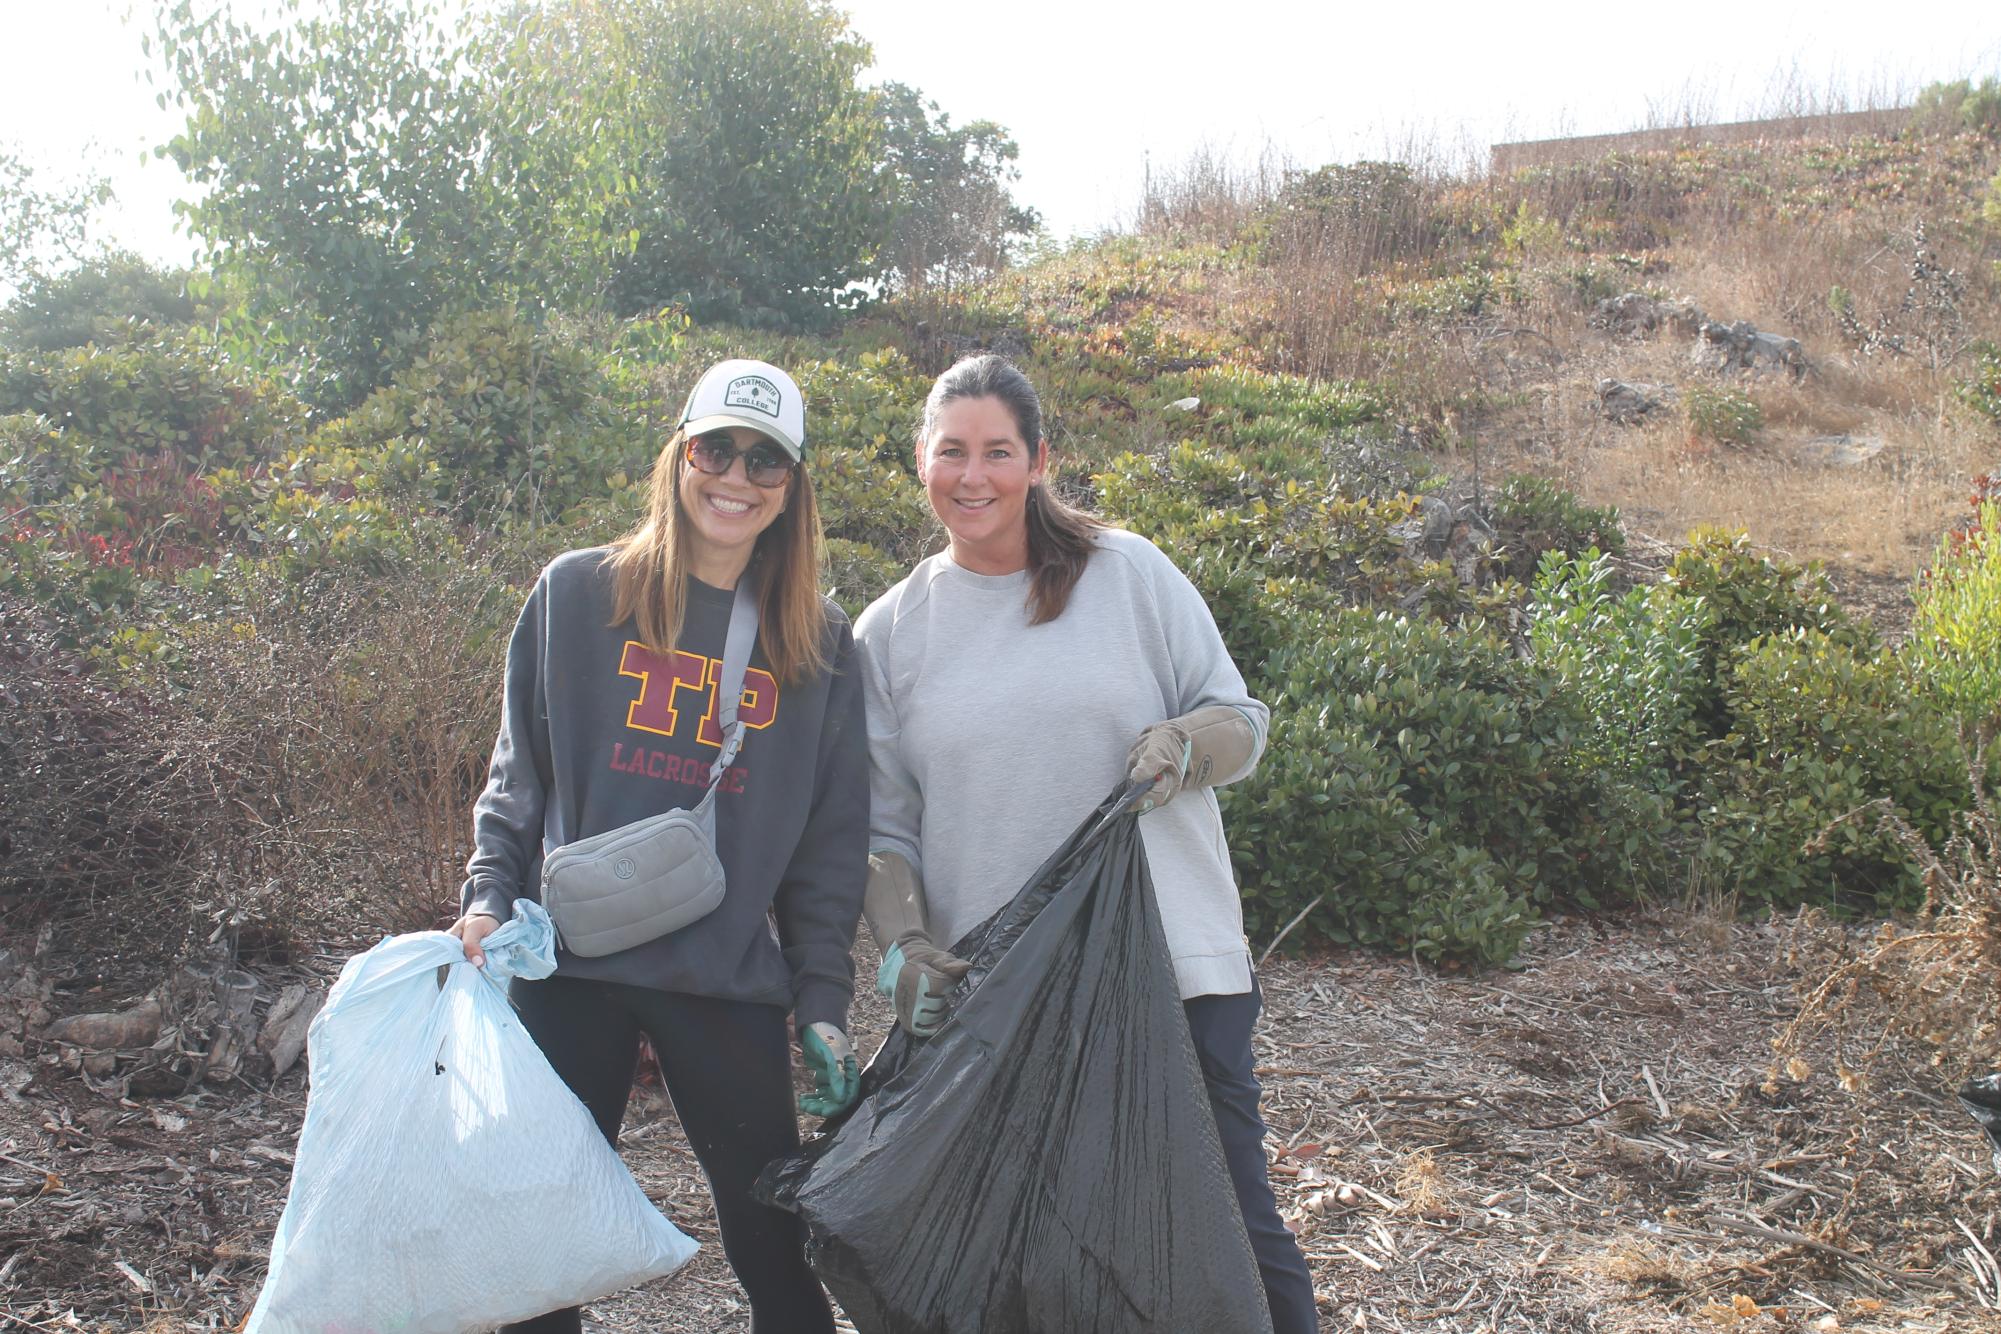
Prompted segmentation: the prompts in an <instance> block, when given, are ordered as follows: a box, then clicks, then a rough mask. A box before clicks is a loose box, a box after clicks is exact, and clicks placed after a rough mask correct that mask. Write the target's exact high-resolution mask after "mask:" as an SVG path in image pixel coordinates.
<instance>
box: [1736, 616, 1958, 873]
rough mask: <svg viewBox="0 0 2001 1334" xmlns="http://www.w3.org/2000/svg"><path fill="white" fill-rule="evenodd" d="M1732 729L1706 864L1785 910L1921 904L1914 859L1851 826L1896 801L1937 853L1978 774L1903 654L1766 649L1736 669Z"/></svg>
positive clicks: (1821, 638) (1815, 642)
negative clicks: (1855, 816)
mask: <svg viewBox="0 0 2001 1334" xmlns="http://www.w3.org/2000/svg"><path fill="white" fill-rule="evenodd" d="M1723 696H1724V700H1725V704H1726V706H1727V708H1728V710H1729V714H1730V718H1731V723H1732V726H1731V730H1730V732H1729V734H1728V735H1726V736H1724V737H1723V738H1721V739H1720V741H1719V742H1718V743H1717V746H1716V747H1715V753H1714V754H1713V756H1712V757H1711V761H1710V766H1709V770H1708V775H1707V777H1708V784H1707V790H1706V792H1705V794H1704V797H1703V806H1702V811H1701V821H1702V827H1703V834H1704V837H1705V840H1706V846H1705V848H1704V856H1705V859H1706V860H1707V861H1709V862H1710V863H1711V864H1713V865H1717V866H1719V867H1720V868H1722V869H1723V870H1725V871H1726V872H1727V874H1728V875H1729V877H1730V879H1731V880H1732V881H1733V882H1734V883H1735V885H1736V886H1737V889H1738V892H1739V893H1740V894H1742V895H1743V896H1744V897H1745V898H1746V899H1748V900H1750V901H1753V902H1763V903H1769V904H1772V905H1774V906H1780V907H1785V906H1791V905H1794V904H1798V903H1806V902H1819V903H1826V904H1833V905H1837V906H1860V905H1867V906H1869V907H1872V908H1875V909H1879V910H1880V909H1889V908H1908V907H1914V906H1916V904H1917V902H1918V901H1919V899H1920V898H1921V896H1922V887H1921V886H1920V885H1919V883H1918V881H1917V877H1916V874H1915V872H1914V870H1913V868H1912V865H1911V862H1910V859H1909V857H1908V856H1907V855H1906V853H1905V851H1904V850H1903V849H1901V848H1899V847H1898V846H1896V844H1895V842H1894V840H1893V839H1892V838H1891V837H1890V836H1889V835H1887V834H1886V833H1884V832H1883V831H1882V830H1881V829H1880V828H1878V827H1877V826H1875V825H1874V824H1871V823H1865V822H1861V821H1855V822H1847V823H1844V824H1842V825H1840V826H1838V827H1836V828H1834V829H1832V830H1830V831H1829V833H1828V836H1827V838H1826V839H1825V840H1824V843H1825V846H1824V847H1823V848H1822V850H1820V851H1818V852H1815V853H1811V854H1809V853H1808V852H1807V851H1806V845H1807V843H1808V841H1809V840H1812V839H1815V838H1816V836H1818V835H1819V834H1820V833H1821V831H1822V830H1823V829H1827V828H1828V826H1830V825H1831V824H1833V822H1834V821H1836V820H1837V819H1839V818H1840V817H1841V816H1844V815H1847V814H1848V813H1849V812H1851V811H1853V810H1855V809H1856V808H1857V807H1859V806H1861V805H1863V804H1864V803H1866V802H1869V801H1873V800H1876V799H1879V798H1886V799H1888V800H1889V801H1890V802H1891V803H1893V804H1894V805H1895V806H1896V808H1897V809H1898V811H1899V812H1900V813H1902V814H1903V815H1904V816H1905V818H1906V819H1908V820H1909V821H1910V822H1911V824H1912V825H1913V826H1914V827H1915V828H1916V829H1917V830H1918V831H1919V832H1920V833H1921V834H1922V835H1923V836H1924V837H1925V838H1926V839H1928V840H1929V841H1930V842H1931V843H1932V845H1933V846H1934V847H1937V846H1941V845H1942V844H1943V842H1944V841H1945V839H1946V838H1947V837H1948V836H1949V835H1950V833H1951V831H1952V823H1953V818H1954V816H1955V815H1956V814H1957V813H1958V812H1959V811H1961V810H1962V809H1964V807H1965V803H1966V798H1967V791H1966V769H1965V764H1964V760H1963V752H1962V750H1961V748H1960V746H1959V741H1958V735H1957V730H1956V727H1955V723H1954V720H1953V719H1952V717H1951V716H1950V715H1949V714H1948V713H1947V712H1946V711H1945V710H1944V709H1942V708H1940V707H1939V706H1938V705H1937V703H1936V702H1935V701H1934V700H1933V699H1932V698H1931V697H1929V696H1928V695H1927V694H1926V693H1925V692H1924V691H1922V690H1921V689H1918V688H1917V682H1916V681H1914V680H1913V679H1912V677H1911V675H1910V673H1909V671H1908V670H1907V669H1906V667H1905V665H1904V663H1903V662H1902V661H1901V660H1900V659H1898V658H1897V657H1896V656H1895V655H1892V654H1881V655H1871V654H1870V653H1868V652H1867V651H1866V650H1863V649H1858V647H1857V646H1856V645H1855V644H1854V643H1853V642H1852V640H1849V639H1844V638H1843V637H1842V636H1839V635H1837V634H1831V633H1828V632H1826V631H1821V630H1805V629H1802V630H1794V631H1791V632H1788V633H1784V634H1776V635H1772V636H1770V637H1767V638H1763V639H1759V640H1757V641H1755V642H1754V643H1752V644H1750V645H1748V646H1747V647H1746V648H1745V649H1744V650H1743V651H1742V652H1741V653H1740V654H1739V655H1738V656H1737V657H1736V658H1735V659H1734V660H1733V661H1732V662H1731V664H1730V666H1729V668H1728V672H1727V675H1726V678H1725V680H1724V682H1723Z"/></svg>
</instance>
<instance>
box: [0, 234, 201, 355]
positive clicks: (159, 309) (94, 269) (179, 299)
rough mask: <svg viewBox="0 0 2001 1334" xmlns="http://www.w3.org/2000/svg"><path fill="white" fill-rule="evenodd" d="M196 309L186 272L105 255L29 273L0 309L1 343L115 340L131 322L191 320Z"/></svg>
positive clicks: (38, 346) (44, 348) (26, 348)
mask: <svg viewBox="0 0 2001 1334" xmlns="http://www.w3.org/2000/svg"><path fill="white" fill-rule="evenodd" d="M201 312H202V307H201V306H199V305H197V304H196V302H195V300H194V298H193V297H191V296H190V295H189V294H188V274H187V273H185V272H182V271H175V270H166V269H156V268H154V267H153V266H152V265H151V264H149V263H147V262H146V261H145V260H143V259H141V258H139V257H138V256H137V255H129V254H110V255H104V256H100V257H97V258H93V259H91V260H90V261H88V262H86V263H83V264H79V265H77V266H76V267H75V268H71V269H65V270H64V271H63V272H61V273H60V274H56V275H53V276H51V275H38V276H36V277H34V278H31V279H30V280H29V281H28V282H27V283H26V284H25V285H24V286H23V287H22V289H21V292H20V294H19V295H18V296H16V297H15V298H14V300H13V301H12V302H10V303H9V304H8V306H7V308H6V310H5V311H4V312H0V347H7V348H12V349H14V350H15V351H20V352H42V353H47V352H57V351H61V350H62V349H64V348H71V347H82V346H83V345H84V344H85V343H108V342H118V341H121V340H123V339H125V338H126V337H128V336H129V334H130V331H131V327H132V326H133V325H136V324H151V325H158V326H162V327H168V326H174V325H185V324H192V323H194V322H195V321H196V319H197V318H199V316H200V314H201Z"/></svg>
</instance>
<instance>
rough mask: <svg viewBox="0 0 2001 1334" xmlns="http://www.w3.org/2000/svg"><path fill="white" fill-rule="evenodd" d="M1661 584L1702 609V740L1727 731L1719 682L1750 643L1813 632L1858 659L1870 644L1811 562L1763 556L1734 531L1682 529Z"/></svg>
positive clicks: (1870, 635)
mask: <svg viewBox="0 0 2001 1334" xmlns="http://www.w3.org/2000/svg"><path fill="white" fill-rule="evenodd" d="M1661 586H1662V587H1663V588H1664V589H1666V590H1667V592H1668V593H1670V594H1672V595H1674V596H1676V597H1680V598H1684V599H1688V600H1691V601H1694V600H1700V602H1701V603H1702V605H1703V606H1704V608H1706V610H1707V616H1706V619H1705V620H1704V622H1703V627H1702V670H1701V672H1700V674H1699V686H1698V690H1699V694H1698V698H1697V701H1696V704H1695V709H1694V716H1695V719H1696V723H1697V725H1698V728H1699V731H1700V734H1701V735H1702V736H1703V737H1704V738H1707V739H1714V738H1717V737H1721V736H1723V735H1724V734H1725V733H1727V732H1728V731H1729V730H1730V721H1731V720H1730V712H1729V707H1728V705H1727V703H1726V702H1725V700H1724V698H1723V683H1724V680H1725V678H1726V677H1727V675H1728V674H1729V672H1730V669H1731V664H1732V663H1733V661H1734V660H1735V658H1736V656H1737V655H1738V654H1739V653H1740V652H1741V651H1743V650H1744V649H1745V648H1746V647H1747V646H1749V645H1750V644H1751V643H1752V642H1754V641H1756V640H1759V639H1763V638H1766V637H1769V636H1775V635H1783V634H1788V633H1790V632H1792V631H1795V630H1813V631H1818V632H1820V633H1822V634H1825V635H1827V636H1828V637H1829V639H1830V640H1832V641H1833V642H1835V643H1837V644H1839V645H1840V646H1842V647H1844V648H1847V649H1850V650H1852V651H1853V652H1854V653H1855V654H1856V655H1857V656H1858V657H1862V658H1867V657H1870V656H1872V655H1873V654H1874V652H1875V649H1876V646H1877V637H1876V633H1875V631H1874V629H1873V628H1871V627H1870V626H1869V625H1868V624H1867V623H1866V622H1859V621H1856V620H1855V619H1854V618H1852V617H1851V616H1850V615H1849V614H1848V612H1847V611H1846V610H1844V609H1843V608H1842V606H1841V604H1840V603H1838V602H1836V601H1835V598H1834V589H1833V588H1832V587H1831V586H1830V585H1829V584H1828V582H1827V576H1826V575H1825V574H1824V573H1823V572H1822V571H1821V569H1820V567H1819V566H1818V565H1814V564H1806V565H1802V564H1799V563H1798V562H1796V561H1791V560H1788V559H1786V558H1784V557H1782V556H1771V555H1766V554H1764V553H1762V552H1760V551H1758V550H1756V549H1755V548H1753V547H1752V545H1751V540H1750V538H1749V537H1748V536H1747V535H1745V534H1744V533H1741V532H1730V531H1726V530H1724V529H1720V528H1698V529H1696V530H1695V531H1694V532H1692V533H1690V534H1689V537H1688V545H1687V546H1685V547H1683V548H1682V549H1681V550H1680V551H1678V552H1676V553H1675V556H1674V559H1673V560H1671V561H1670V562H1668V568H1667V572H1666V573H1665V574H1664V575H1663V576H1662V578H1661Z"/></svg>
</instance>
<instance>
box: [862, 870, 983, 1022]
mask: <svg viewBox="0 0 2001 1334" xmlns="http://www.w3.org/2000/svg"><path fill="white" fill-rule="evenodd" d="M862 915H863V916H864V917H866V918H868V929H869V931H870V932H871V933H873V934H874V936H875V943H876V947H877V948H878V949H880V950H881V951H882V967H880V968H878V969H876V973H875V989H876V990H877V991H878V992H880V993H881V994H882V995H883V996H885V997H887V998H888V999H889V1001H890V1003H891V1004H892V1005H894V1006H895V1007H896V1022H897V1023H899V1024H902V1025H903V1026H904V1028H906V1029H907V1030H909V1031H910V1032H911V1033H912V1034H914V1035H915V1036H917V1037H920V1038H928V1037H930V1036H931V1035H932V1034H933V1033H935V1032H937V1031H938V1029H939V1027H940V1026H941V1025H943V1024H944V1022H945V1018H946V1015H947V1013H948V1011H947V1008H946V1002H945V997H946V996H947V994H948V993H950V991H951V990H952V986H953V984H954V983H956V982H957V981H958V980H959V979H960V978H962V977H964V976H965V975H966V970H967V969H969V968H971V967H972V965H971V964H969V963H967V962H966V961H965V960H964V959H961V958H958V957H957V956H955V955H954V954H953V953H952V952H951V951H950V950H946V949H941V948H940V947H939V946H938V945H937V944H936V943H934V942H933V941H932V939H931V930H930V924H929V923H928V921H927V920H926V913H925V905H924V886H923V884H922V882H920V881H919V880H918V878H917V872H916V871H914V870H912V869H911V866H910V863H909V862H907V861H905V860H903V858H901V857H899V856H897V855H896V854H895V853H893V852H876V853H871V854H870V855H869V859H868V888H867V890H866V891H864V893H863V895H862Z"/></svg>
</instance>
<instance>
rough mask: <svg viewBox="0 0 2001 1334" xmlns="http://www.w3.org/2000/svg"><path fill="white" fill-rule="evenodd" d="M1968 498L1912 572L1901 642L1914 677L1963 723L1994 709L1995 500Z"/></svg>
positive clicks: (1998, 525)
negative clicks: (1908, 617)
mask: <svg viewBox="0 0 2001 1334" xmlns="http://www.w3.org/2000/svg"><path fill="white" fill-rule="evenodd" d="M1985 480H1986V479H1984V478H1983V479H1982V481H1985ZM1983 489H1984V488H1983ZM1976 502H1977V503H1976V508H1975V511H1974V520H1973V522H1972V523H1971V524H1970V525H1969V526H1967V527H1964V528H1959V529H1955V530H1954V531H1952V532H1950V533H1947V534H1946V535H1945V538H1944V540H1942V541H1941V542H1940V543H1939V549H1938V553H1937V554H1936V555H1935V556H1933V558H1932V564H1931V568H1930V569H1928V570H1926V571H1925V572H1924V573H1923V574H1922V575H1921V576H1919V578H1918V583H1917V587H1916V589H1915V590H1914V593H1913V598H1914V600H1915V602H1916V604H1917V614H1916V616H1915V617H1914V618H1913V621H1912V625H1911V638H1910V642H1909V644H1908V645H1907V647H1906V652H1907V653H1908V655H1909V657H1910V660H1911V663H1912V665H1913V667H1914V668H1915V670H1916V672H1917V676H1918V679H1919V681H1920V682H1922V683H1923V685H1924V687H1925V688H1926V689H1928V690H1929V691H1931V692H1932V694H1933V695H1934V696H1936V697H1937V699H1938V700H1939V701H1940V702H1941V703H1942V704H1943V705H1944V706H1945V707H1946V708H1947V709H1948V710H1950V712H1951V713H1952V714H1953V715H1954V716H1956V717H1957V718H1959V719H1960V721H1961V722H1963V723H1965V724H1966V725H1967V726H1968V727H1969V728H1974V727H1977V726H1978V725H1979V724H1981V723H1982V722H1984V721H1985V720H1986V719H1988V718H1989V717H1991V716H1992V715H1994V713H1995V712H1996V710H1997V709H2001V499H1997V498H1994V497H1991V496H1990V497H1987V498H1984V499H1982V498H1978V497H1977V498H1976Z"/></svg>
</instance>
